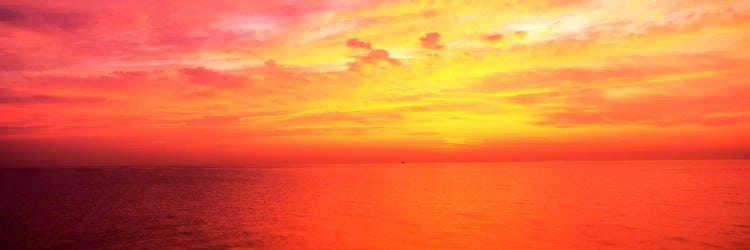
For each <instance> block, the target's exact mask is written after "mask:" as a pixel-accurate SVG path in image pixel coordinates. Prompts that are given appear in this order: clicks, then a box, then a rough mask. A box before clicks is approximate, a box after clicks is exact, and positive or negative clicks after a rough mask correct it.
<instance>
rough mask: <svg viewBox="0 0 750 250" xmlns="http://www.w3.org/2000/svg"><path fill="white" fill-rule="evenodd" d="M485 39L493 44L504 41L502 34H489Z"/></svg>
mask: <svg viewBox="0 0 750 250" xmlns="http://www.w3.org/2000/svg"><path fill="white" fill-rule="evenodd" d="M483 39H484V40H485V41H490V42H493V41H498V40H502V39H503V35H502V34H489V35H486V36H484V37H483Z"/></svg>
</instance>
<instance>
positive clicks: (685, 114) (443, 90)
mask: <svg viewBox="0 0 750 250" xmlns="http://www.w3.org/2000/svg"><path fill="white" fill-rule="evenodd" d="M238 2H240V1H229V0H210V1H204V0H193V1H189V3H188V2H185V1H169V0H165V1H150V0H149V1H146V0H143V1H127V3H125V2H124V1H112V2H111V3H107V2H106V1H84V0H78V1H74V0H60V1H49V0H44V1H41V0H39V1H38V0H21V1H17V0H16V1H0V44H2V46H0V114H2V115H0V152H2V154H1V156H2V158H3V159H2V160H0V163H3V164H4V165H12V164H18V165H38V164H53V165H71V164H231V165H237V164H261V163H262V164H270V163H288V162H393V161H402V160H403V161H496V160H514V161H515V160H524V161H525V160H607V159H609V160H612V159H694V158H746V157H750V133H748V131H750V50H748V49H747V47H748V44H750V14H749V13H750V2H747V1H722V0H692V1H691V0H679V1H645V0H637V1H601V0H599V1H586V0H550V1H446V2H443V1H243V2H245V3H238Z"/></svg>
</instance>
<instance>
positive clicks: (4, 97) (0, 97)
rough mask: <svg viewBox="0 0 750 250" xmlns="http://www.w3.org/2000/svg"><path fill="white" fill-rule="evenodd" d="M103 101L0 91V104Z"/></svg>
mask: <svg viewBox="0 0 750 250" xmlns="http://www.w3.org/2000/svg"><path fill="white" fill-rule="evenodd" d="M102 101H104V99H102V98H98V97H80V96H58V95H48V94H33V93H27V92H22V91H15V90H10V89H0V104H40V103H81V104H83V103H95V102H102Z"/></svg>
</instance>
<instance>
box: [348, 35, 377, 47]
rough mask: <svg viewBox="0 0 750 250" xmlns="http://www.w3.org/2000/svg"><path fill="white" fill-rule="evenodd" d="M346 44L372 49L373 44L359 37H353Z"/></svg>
mask: <svg viewBox="0 0 750 250" xmlns="http://www.w3.org/2000/svg"><path fill="white" fill-rule="evenodd" d="M346 46H349V47H352V48H360V49H372V44H370V43H368V42H363V41H360V40H359V39H356V38H352V39H349V40H347V41H346Z"/></svg>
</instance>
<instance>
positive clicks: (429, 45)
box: [419, 32, 443, 50]
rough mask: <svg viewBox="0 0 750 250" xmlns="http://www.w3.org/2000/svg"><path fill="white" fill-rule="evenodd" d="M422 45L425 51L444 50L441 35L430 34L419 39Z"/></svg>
mask: <svg viewBox="0 0 750 250" xmlns="http://www.w3.org/2000/svg"><path fill="white" fill-rule="evenodd" d="M419 41H420V42H421V43H422V48H425V49H435V50H437V49H442V48H443V45H441V44H440V33H438V32H430V33H427V34H425V35H424V36H423V37H420V38H419Z"/></svg>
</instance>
